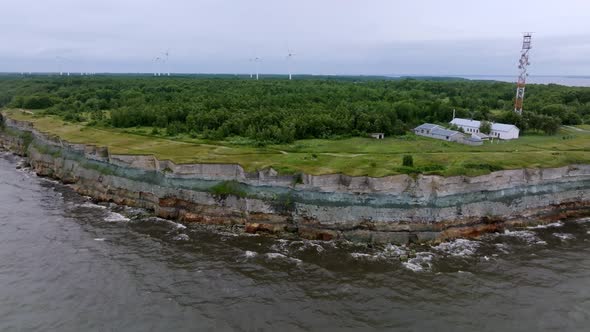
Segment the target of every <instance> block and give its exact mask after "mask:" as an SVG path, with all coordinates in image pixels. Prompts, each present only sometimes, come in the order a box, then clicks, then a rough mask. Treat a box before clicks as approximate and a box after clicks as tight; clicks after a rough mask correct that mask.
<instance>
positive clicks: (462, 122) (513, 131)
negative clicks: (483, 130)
mask: <svg viewBox="0 0 590 332" xmlns="http://www.w3.org/2000/svg"><path fill="white" fill-rule="evenodd" d="M450 123H451V124H454V125H456V126H457V127H459V128H462V129H463V131H464V132H465V133H466V134H479V133H480V130H479V128H480V126H481V121H476V120H469V119H461V118H454V119H453V121H451V122H450ZM519 133H520V129H518V127H516V126H515V125H511V124H503V123H492V130H491V132H490V134H489V136H490V137H493V138H499V139H516V138H518V135H519Z"/></svg>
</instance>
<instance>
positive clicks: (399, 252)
mask: <svg viewBox="0 0 590 332" xmlns="http://www.w3.org/2000/svg"><path fill="white" fill-rule="evenodd" d="M407 254H408V249H407V248H406V247H405V246H404V247H400V246H396V245H394V244H388V245H387V246H385V247H384V248H383V249H382V250H380V251H377V252H375V253H373V254H368V253H360V252H353V253H351V254H350V256H351V257H352V258H355V259H366V260H390V259H392V258H393V259H399V258H400V257H401V256H406V255H407Z"/></svg>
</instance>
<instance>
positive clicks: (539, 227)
mask: <svg viewBox="0 0 590 332" xmlns="http://www.w3.org/2000/svg"><path fill="white" fill-rule="evenodd" d="M563 225H564V224H563V223H562V222H561V221H558V222H552V223H550V224H546V225H537V226H530V227H527V229H545V228H551V227H562V226H563Z"/></svg>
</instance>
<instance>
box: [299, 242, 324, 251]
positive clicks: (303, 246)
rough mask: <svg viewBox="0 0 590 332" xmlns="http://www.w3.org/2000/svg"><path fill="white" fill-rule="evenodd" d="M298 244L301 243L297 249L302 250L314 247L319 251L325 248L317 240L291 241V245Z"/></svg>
mask: <svg viewBox="0 0 590 332" xmlns="http://www.w3.org/2000/svg"><path fill="white" fill-rule="evenodd" d="M298 244H301V247H299V248H298V249H297V250H298V251H303V250H306V249H315V251H316V252H318V253H321V252H323V251H324V250H325V249H324V247H322V246H321V245H320V244H319V243H318V242H317V241H314V240H303V241H294V242H291V246H294V245H298Z"/></svg>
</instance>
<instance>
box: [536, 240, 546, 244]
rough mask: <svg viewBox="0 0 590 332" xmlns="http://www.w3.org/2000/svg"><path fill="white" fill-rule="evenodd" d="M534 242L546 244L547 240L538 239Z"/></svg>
mask: <svg viewBox="0 0 590 332" xmlns="http://www.w3.org/2000/svg"><path fill="white" fill-rule="evenodd" d="M535 244H547V241H543V240H539V241H537V242H535Z"/></svg>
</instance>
